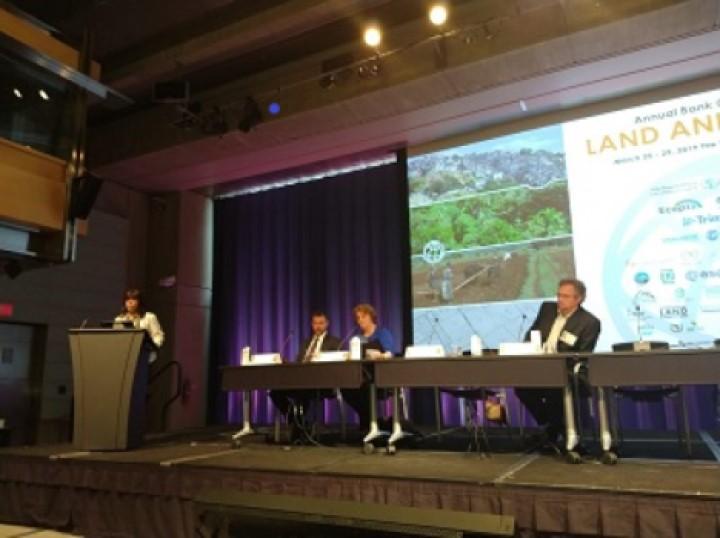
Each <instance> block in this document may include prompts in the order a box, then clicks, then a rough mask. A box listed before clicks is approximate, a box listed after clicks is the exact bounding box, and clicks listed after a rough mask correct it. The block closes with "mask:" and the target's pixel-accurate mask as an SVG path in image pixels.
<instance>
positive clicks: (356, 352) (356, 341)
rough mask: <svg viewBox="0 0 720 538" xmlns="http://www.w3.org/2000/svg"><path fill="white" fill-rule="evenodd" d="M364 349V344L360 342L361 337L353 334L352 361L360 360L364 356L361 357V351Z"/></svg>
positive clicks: (351, 340)
mask: <svg viewBox="0 0 720 538" xmlns="http://www.w3.org/2000/svg"><path fill="white" fill-rule="evenodd" d="M361 350H362V346H361V344H360V337H358V336H353V337H352V338H351V339H350V360H351V361H359V360H360V359H361V358H362V357H360V352H361Z"/></svg>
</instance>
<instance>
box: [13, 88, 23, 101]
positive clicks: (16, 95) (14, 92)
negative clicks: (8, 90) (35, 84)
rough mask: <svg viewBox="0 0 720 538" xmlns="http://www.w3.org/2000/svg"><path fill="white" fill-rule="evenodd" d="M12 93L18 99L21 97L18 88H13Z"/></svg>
mask: <svg viewBox="0 0 720 538" xmlns="http://www.w3.org/2000/svg"><path fill="white" fill-rule="evenodd" d="M13 95H14V96H15V97H17V98H18V99H22V98H23V94H22V92H21V91H20V90H19V89H18V88H13Z"/></svg>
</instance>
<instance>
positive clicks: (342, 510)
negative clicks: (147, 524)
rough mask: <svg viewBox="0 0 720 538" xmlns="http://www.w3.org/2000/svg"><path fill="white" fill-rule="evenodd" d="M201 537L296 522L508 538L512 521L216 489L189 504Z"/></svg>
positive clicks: (418, 533) (414, 533) (401, 532)
mask: <svg viewBox="0 0 720 538" xmlns="http://www.w3.org/2000/svg"><path fill="white" fill-rule="evenodd" d="M194 504H195V515H196V528H197V530H198V534H199V535H201V536H205V535H207V536H216V535H218V534H216V532H218V531H219V535H220V536H231V535H232V533H231V532H229V530H228V529H229V528H230V527H231V526H235V527H239V528H247V526H248V524H255V525H258V524H259V525H262V524H263V522H265V523H267V524H270V523H273V524H277V523H278V522H286V523H289V522H296V523H298V524H307V525H311V526H313V527H320V528H330V527H335V528H337V529H340V528H344V529H350V528H352V529H365V530H372V531H382V532H392V533H397V534H398V536H403V535H408V536H443V537H451V536H452V537H458V538H459V537H463V536H474V535H481V536H488V535H490V536H512V535H513V534H514V532H515V521H514V518H513V517H511V516H497V515H493V514H478V513H471V512H456V511H452V510H437V509H427V508H410V507H404V506H394V505H387V504H377V503H364V502H356V501H337V500H329V499H321V498H313V497H303V496H295V495H267V494H258V493H244V492H238V491H234V490H227V489H218V490H208V491H205V492H202V493H200V494H199V495H197V496H196V497H195V499H194Z"/></svg>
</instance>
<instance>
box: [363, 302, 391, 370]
mask: <svg viewBox="0 0 720 538" xmlns="http://www.w3.org/2000/svg"><path fill="white" fill-rule="evenodd" d="M353 315H354V316H355V323H356V324H357V326H358V329H359V333H360V334H359V335H358V336H359V337H360V342H361V343H362V344H363V349H364V350H367V351H368V353H367V356H363V358H371V359H376V358H381V357H384V358H390V357H392V355H393V354H394V353H395V339H394V338H393V335H392V333H391V332H390V331H389V330H388V329H386V328H385V327H380V326H379V325H378V316H377V312H376V311H375V309H374V308H373V307H372V305H369V304H367V303H362V304H359V305H357V306H356V307H355V308H353Z"/></svg>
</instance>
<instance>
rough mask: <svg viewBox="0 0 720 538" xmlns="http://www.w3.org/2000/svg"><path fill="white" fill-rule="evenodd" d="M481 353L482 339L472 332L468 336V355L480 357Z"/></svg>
mask: <svg viewBox="0 0 720 538" xmlns="http://www.w3.org/2000/svg"><path fill="white" fill-rule="evenodd" d="M482 354H483V344H482V339H481V338H480V337H479V336H478V335H477V334H473V335H472V336H471V337H470V355H472V356H473V357H481V356H482Z"/></svg>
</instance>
